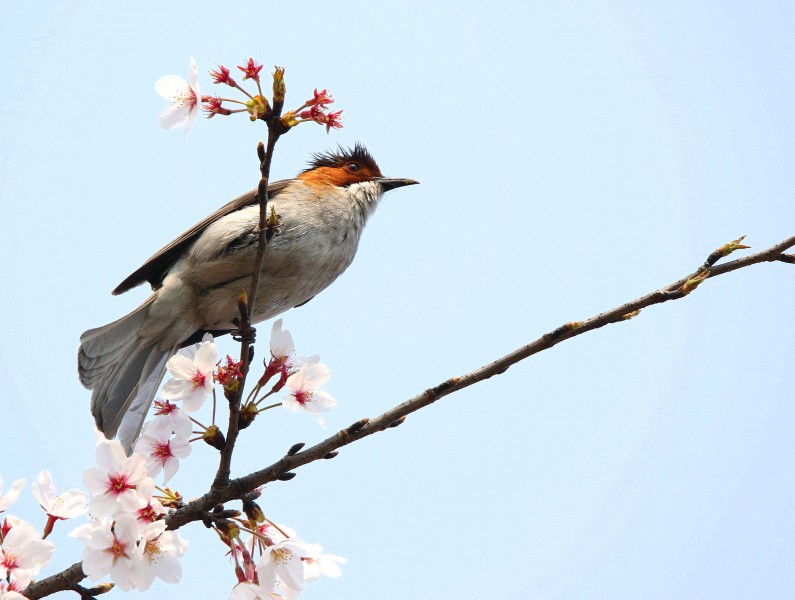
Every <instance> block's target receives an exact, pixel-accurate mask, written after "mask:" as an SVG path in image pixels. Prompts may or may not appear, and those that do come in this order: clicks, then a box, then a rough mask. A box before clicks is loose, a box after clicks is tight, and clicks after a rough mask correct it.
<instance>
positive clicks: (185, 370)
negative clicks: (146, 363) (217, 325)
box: [160, 334, 218, 413]
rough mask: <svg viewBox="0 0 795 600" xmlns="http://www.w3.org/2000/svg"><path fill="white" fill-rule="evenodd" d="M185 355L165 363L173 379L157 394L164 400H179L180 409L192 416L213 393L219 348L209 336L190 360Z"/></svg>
mask: <svg viewBox="0 0 795 600" xmlns="http://www.w3.org/2000/svg"><path fill="white" fill-rule="evenodd" d="M186 354H188V355H189V354H190V351H188V352H186V353H182V352H180V353H178V354H175V355H174V356H172V357H171V358H170V359H169V360H168V362H167V363H166V368H167V369H168V371H169V373H171V377H172V378H171V379H169V380H168V381H167V382H166V384H165V385H164V386H163V389H162V390H161V392H160V395H161V396H162V397H163V398H164V399H165V400H175V401H177V400H181V401H182V408H183V410H185V411H186V412H189V413H191V412H194V411H196V410H199V409H200V408H201V407H202V405H203V404H204V401H205V400H206V399H207V394H209V393H210V392H211V391H212V390H213V371H214V370H215V365H216V363H217V362H218V348H217V347H216V345H215V343H214V342H213V337H212V336H211V335H209V334H208V335H205V336H204V340H203V341H202V343H201V345H200V346H199V348H198V349H197V350H196V352H195V354H193V356H192V358H189V357H188V356H186Z"/></svg>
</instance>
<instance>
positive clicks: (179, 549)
mask: <svg viewBox="0 0 795 600" xmlns="http://www.w3.org/2000/svg"><path fill="white" fill-rule="evenodd" d="M187 549H188V543H187V542H186V541H185V540H183V539H182V538H181V537H179V535H178V534H177V532H176V531H166V523H165V521H155V522H154V523H150V524H149V525H147V526H146V527H145V528H144V529H143V530H142V531H141V539H140V542H139V543H138V547H137V548H136V550H135V554H134V556H133V562H134V563H135V564H134V567H133V570H132V574H131V577H132V579H133V581H134V583H135V587H136V588H137V589H139V590H141V591H146V590H148V589H149V587H150V586H151V585H152V582H153V581H154V580H155V578H158V579H162V580H163V581H165V582H166V583H179V580H180V579H182V565H181V564H180V563H179V560H178V559H179V558H180V557H182V556H183V555H184V554H185V552H186V551H187Z"/></svg>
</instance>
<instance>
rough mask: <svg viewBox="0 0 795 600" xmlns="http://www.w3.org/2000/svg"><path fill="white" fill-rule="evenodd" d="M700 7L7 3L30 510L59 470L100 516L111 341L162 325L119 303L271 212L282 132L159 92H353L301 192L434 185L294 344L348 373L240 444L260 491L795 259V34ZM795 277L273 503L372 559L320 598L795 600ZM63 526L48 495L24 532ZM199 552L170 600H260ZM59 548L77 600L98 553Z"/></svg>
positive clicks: (647, 331)
mask: <svg viewBox="0 0 795 600" xmlns="http://www.w3.org/2000/svg"><path fill="white" fill-rule="evenodd" d="M695 4H696V6H694V3H690V2H669V3H652V2H565V1H564V2H557V3H547V2H523V3H520V2H503V1H499V0H498V1H496V2H491V3H488V5H483V4H477V3H471V4H470V3H450V2H438V3H421V2H401V3H393V4H390V5H382V4H379V3H372V2H341V3H339V4H336V5H333V6H332V5H328V4H320V3H308V4H305V5H289V6H286V5H275V4H271V3H257V4H253V5H252V4H251V3H249V4H246V5H240V6H238V7H232V8H230V7H228V6H224V7H220V6H219V5H218V4H217V3H203V2H198V3H190V4H187V3H185V4H181V5H179V6H166V5H162V4H161V3H154V2H140V3H135V4H129V5H125V6H121V5H118V4H112V3H103V2H85V3H77V2H48V3H12V2H3V3H2V4H0V51H1V52H2V55H3V57H4V61H3V62H4V67H5V73H4V76H3V78H2V83H0V86H1V87H2V91H3V93H2V94H1V95H0V98H2V100H0V102H2V114H3V119H2V120H0V157H2V161H0V251H1V252H2V254H3V256H5V257H6V260H5V263H4V269H3V270H4V281H5V285H4V286H3V288H4V292H3V294H2V297H1V299H0V311H2V312H1V313H0V314H3V315H4V316H5V327H4V337H3V340H4V341H3V343H2V344H1V345H0V359H1V360H0V374H2V377H3V381H4V383H5V386H4V391H3V395H2V400H1V401H0V402H1V405H2V413H0V414H2V417H3V418H2V423H3V425H4V427H3V428H2V431H3V434H2V435H0V456H2V457H3V460H2V461H1V462H0V464H1V465H2V469H0V475H2V477H3V478H4V481H5V482H6V484H7V485H8V484H9V483H10V481H11V480H13V479H16V478H19V477H27V478H28V479H34V478H35V476H36V474H37V473H38V471H39V470H40V469H42V468H49V469H51V470H52V471H53V473H54V474H55V478H56V482H57V483H58V484H59V485H61V486H63V487H73V486H76V485H79V484H80V478H81V474H82V471H83V470H84V469H85V468H87V467H88V466H91V465H92V464H93V463H92V461H93V433H92V428H93V424H92V421H91V418H90V414H89V411H88V405H89V398H90V393H89V392H88V391H86V390H84V389H83V388H82V387H81V386H80V384H79V382H78V380H77V374H76V364H75V363H76V361H75V354H76V350H77V345H78V338H79V336H80V334H81V333H82V332H83V331H84V330H85V329H88V328H90V327H95V326H98V325H101V324H104V323H107V322H109V321H111V320H114V319H116V318H118V317H119V316H121V315H123V314H125V313H126V312H128V311H129V310H131V309H132V308H134V307H135V306H137V305H138V304H139V303H140V302H141V301H142V300H143V299H144V298H145V297H146V296H147V292H146V290H144V289H143V288H139V289H136V290H134V291H132V292H129V293H128V294H125V295H123V296H120V297H113V296H111V295H110V290H112V289H113V288H114V287H115V286H116V285H117V284H118V283H119V282H120V281H121V280H122V279H123V278H124V277H126V276H127V275H128V274H129V273H130V272H132V271H133V270H134V269H136V268H137V267H138V266H139V265H140V264H141V263H142V262H143V261H144V260H145V259H146V258H147V257H148V256H150V255H151V254H152V253H153V252H154V251H155V250H156V249H157V248H159V247H161V246H162V245H163V244H165V243H167V242H168V241H170V240H171V239H172V238H173V237H175V236H176V235H177V234H179V233H180V232H182V231H183V230H184V229H185V228H187V227H188V226H190V225H191V224H193V223H194V222H196V221H198V220H200V219H201V218H203V217H204V216H205V215H206V214H209V213H210V212H212V211H213V210H215V209H216V208H217V207H218V206H220V205H221V204H223V203H225V202H226V201H227V200H229V199H230V198H232V197H233V196H236V195H237V194H239V193H242V192H244V191H247V190H248V189H251V188H252V187H254V185H255V184H256V181H257V178H258V173H257V165H256V158H255V147H256V143H257V141H258V140H260V139H263V138H264V136H265V132H264V128H263V127H261V126H259V125H252V124H250V123H249V122H248V121H247V120H245V119H242V118H240V119H225V120H223V119H220V118H216V119H213V120H212V121H206V122H205V121H203V122H200V123H197V125H196V126H195V127H194V129H193V130H192V131H191V132H190V134H189V135H188V136H183V135H182V134H181V133H176V132H163V131H161V130H160V129H159V128H158V126H157V116H158V114H159V113H160V111H161V110H162V108H163V106H164V101H163V99H162V98H160V97H158V96H157V95H156V94H155V92H154V89H153V88H154V82H155V80H157V78H159V77H160V76H162V75H165V74H168V73H174V74H179V75H186V74H187V67H188V59H189V57H191V56H194V57H195V58H196V60H197V62H198V63H199V67H200V70H201V73H202V79H201V83H202V85H203V89H204V90H210V87H211V86H210V80H209V77H208V76H207V75H206V73H207V71H208V70H209V69H211V68H213V67H214V66H215V65H216V64H218V63H220V64H225V65H229V66H231V65H233V64H240V63H241V62H242V61H243V60H244V59H245V58H247V57H249V56H253V57H255V58H256V59H258V60H259V61H261V62H263V63H264V64H265V65H266V66H267V67H268V68H269V66H270V65H273V64H278V65H283V66H285V67H286V68H287V85H288V92H287V94H288V105H290V104H293V103H294V104H296V105H297V104H300V103H301V102H302V101H303V99H304V98H305V97H308V94H309V93H311V91H312V89H313V88H315V87H319V88H324V87H328V88H329V89H330V90H331V91H332V92H333V93H334V95H335V98H336V99H337V105H338V108H344V109H345V116H346V122H345V124H346V127H345V129H343V130H342V131H338V132H332V133H331V134H330V135H326V134H325V133H324V132H323V131H322V130H321V129H320V128H312V127H305V126H302V127H300V128H298V129H297V130H296V131H293V132H291V133H290V134H289V135H288V136H286V137H285V138H283V140H282V141H281V142H280V143H279V146H278V147H277V156H276V159H275V162H274V166H273V174H274V177H275V178H277V179H280V178H288V177H291V176H293V175H294V174H296V173H297V172H298V171H299V170H300V169H302V168H303V166H304V164H305V161H306V160H307V158H308V157H309V154H310V153H311V152H313V151H318V150H323V149H327V148H333V147H334V146H336V144H342V145H352V144H353V143H354V142H355V141H361V142H363V143H365V144H367V145H368V147H369V148H370V150H371V151H372V153H373V154H374V156H375V157H376V159H377V160H378V162H379V164H380V166H381V168H382V171H383V172H384V173H385V174H387V175H390V176H396V177H410V178H414V179H417V180H419V181H420V182H421V185H420V186H414V187H411V188H406V189H403V190H399V191H396V192H392V193H390V194H389V195H387V197H386V198H385V200H384V202H383V204H382V206H381V207H380V208H379V210H378V211H377V213H376V214H375V216H374V217H373V219H372V220H371V222H370V224H369V225H368V228H367V231H366V232H365V235H364V238H363V241H362V244H361V246H360V249H359V255H358V256H357V259H356V261H355V262H354V264H353V266H352V267H351V268H350V269H349V271H348V272H346V273H345V275H343V277H341V278H340V279H339V280H338V281H337V282H336V283H335V284H334V285H333V286H332V287H331V288H329V289H328V290H327V291H325V292H324V293H323V294H321V295H320V296H318V297H317V298H316V299H314V300H313V301H312V302H311V303H309V304H308V305H306V306H305V307H302V308H300V309H297V310H294V311H292V312H289V313H287V314H286V315H284V319H285V327H286V328H288V329H290V330H291V331H292V332H293V335H294V336H295V338H296V342H297V345H298V351H299V353H303V354H311V353H314V352H319V353H320V354H321V355H322V358H323V361H324V362H326V363H327V364H329V365H330V367H331V370H332V377H331V380H330V382H329V384H328V390H329V391H330V392H331V393H332V394H333V395H334V396H335V397H336V398H337V400H338V402H339V405H338V407H337V408H336V409H335V410H334V411H333V412H332V413H330V414H329V417H328V419H327V422H328V426H327V428H326V429H325V430H321V429H320V428H318V426H317V424H316V423H315V422H314V421H313V420H312V419H310V418H308V417H305V416H303V415H298V416H292V415H289V414H288V413H287V412H286V411H272V412H273V414H271V415H268V418H267V419H261V420H258V421H257V423H256V426H255V427H254V428H253V429H252V430H250V431H247V432H246V434H247V435H246V436H245V437H243V438H242V441H241V444H240V447H239V455H238V458H237V460H236V462H235V464H234V473H235V474H238V475H240V474H244V473H247V472H249V471H252V470H254V469H256V468H258V467H261V466H264V465H266V464H270V463H271V462H272V461H273V460H274V459H276V458H277V457H279V456H280V455H281V453H283V452H284V450H285V449H286V448H288V447H289V446H290V445H291V444H293V443H294V442H298V441H303V442H308V443H311V442H315V441H319V440H320V439H322V438H324V437H326V436H327V435H330V434H331V433H333V432H334V431H336V430H337V429H339V428H342V427H345V426H347V425H348V424H350V423H352V422H353V421H356V420H358V419H359V418H361V417H364V416H375V415H377V414H380V413H382V412H384V411H385V410H386V409H388V408H390V407H391V406H393V405H395V404H397V403H399V402H401V401H403V400H405V399H407V398H409V397H410V396H413V395H414V394H416V393H418V392H420V391H422V390H423V389H425V388H427V387H429V386H431V385H434V384H436V383H439V382H441V381H442V380H444V379H446V378H447V377H450V376H453V375H457V374H461V373H464V372H466V371H469V370H472V369H474V368H476V367H478V366H480V365H482V364H485V363H486V362H489V361H490V360H492V359H494V358H496V357H498V356H501V355H502V354H505V353H507V352H508V351H510V350H512V349H513V348H515V347H517V346H519V345H522V344H524V343H526V342H528V341H530V340H532V339H535V338H536V337H538V336H539V335H541V334H542V333H544V332H546V331H549V330H551V329H554V328H555V327H557V326H558V325H560V324H561V323H564V322H567V321H572V320H580V319H583V318H586V317H588V316H591V315H593V314H596V313H598V312H601V311H603V310H605V309H608V308H611V307H613V306H615V305H618V304H620V303H622V302H624V301H626V300H629V299H632V298H635V297H637V296H640V295H642V294H644V293H647V292H649V291H651V290H653V289H656V288H658V287H661V286H662V285H664V284H667V283H669V282H671V281H674V280H676V279H678V278H679V277H681V276H683V275H685V274H687V273H689V272H691V271H692V270H694V268H695V267H696V266H697V265H699V264H701V263H702V262H703V260H704V258H705V257H706V256H707V254H709V253H710V252H711V251H712V250H714V249H715V248H716V247H718V246H720V245H721V244H723V243H725V242H728V241H730V240H732V239H735V238H737V237H738V236H740V235H743V234H747V236H748V237H747V239H746V241H747V243H749V244H750V245H751V246H752V247H753V249H754V250H761V249H763V248H765V247H768V246H770V245H773V244H774V243H776V242H778V241H780V240H782V239H784V238H786V237H789V236H791V235H793V233H795V204H794V203H793V202H792V193H793V187H795V158H793V156H794V155H793V152H792V150H793V148H792V144H793V142H792V140H793V139H795V116H793V115H794V113H793V110H792V98H793V92H795V68H794V67H795V58H794V57H795V36H794V35H793V33H794V32H795V8H793V5H792V4H791V3H786V2H755V3H739V2H730V3H725V2H708V1H705V2H699V3H695ZM270 13H273V14H270ZM794 275H795V272H794V271H793V270H792V269H791V268H789V267H788V266H786V265H782V264H772V265H759V266H756V267H753V268H751V269H747V270H743V271H740V272H737V273H734V274H731V275H728V276H725V277H720V278H718V279H715V280H713V281H709V282H707V284H705V285H703V286H702V287H700V288H699V289H698V290H697V292H696V293H694V294H692V295H691V296H690V297H688V298H686V299H685V300H682V301H679V302H675V303H668V304H666V305H664V306H660V307H655V308H650V309H647V310H645V311H643V312H642V313H641V315H640V316H639V317H638V318H636V319H633V320H632V321H630V322H627V323H622V324H620V325H614V326H611V327H609V328H606V329H603V330H600V331H597V332H594V333H590V334H588V335H586V336H583V337H580V338H577V339H576V340H573V341H570V342H567V343H565V344H563V345H561V346H558V347H556V348H555V349H553V350H551V351H549V352H545V353H543V354H541V355H539V356H536V357H533V358H532V359H530V360H528V361H526V362H525V363H522V364H521V365H518V366H516V367H514V368H512V369H510V370H509V371H508V372H507V373H505V374H504V375H501V376H500V377H496V378H493V379H492V380H489V381H487V382H484V383H482V384H480V385H477V386H475V387H473V388H470V389H468V390H466V391H464V392H462V393H460V394H456V395H454V396H451V397H448V398H446V399H444V400H443V401H441V402H439V403H438V404H436V405H433V406H431V407H429V408H428V409H426V410H423V411H421V412H420V413H418V414H416V415H413V416H411V417H409V419H408V420H407V422H406V423H405V425H403V426H401V427H400V428H398V429H395V430H390V431H388V432H386V433H383V434H379V435H376V436H374V437H371V438H368V439H367V440H365V441H362V442H359V443H357V444H355V445H353V446H351V447H348V448H345V449H343V450H342V452H341V453H340V456H339V457H338V458H336V459H334V460H333V461H322V463H318V464H313V465H310V466H308V467H305V468H303V469H301V470H300V471H299V474H298V476H297V477H296V478H295V479H294V480H293V481H291V482H288V483H278V484H272V485H270V486H268V487H267V488H266V490H265V493H264V496H263V507H264V508H265V510H266V513H267V514H268V515H269V516H270V517H271V518H273V519H274V520H277V521H279V522H283V523H287V524H289V525H290V526H292V527H293V528H295V529H296V530H298V532H299V534H301V536H302V537H303V538H305V539H307V540H308V541H312V542H320V543H322V544H323V545H324V546H325V548H326V550H327V551H328V552H333V553H335V554H340V555H343V556H346V557H347V558H348V561H349V562H348V564H347V565H346V566H345V568H344V575H343V577H342V578H341V579H339V580H337V581H322V582H319V583H317V584H313V586H312V587H310V588H309V589H308V591H307V592H306V594H305V596H304V597H305V598H307V599H309V600H311V599H312V598H331V599H345V600H356V599H359V598H361V599H364V598H368V599H369V598H379V599H382V600H393V599H394V600H398V599H404V598H407V597H416V598H450V599H456V600H462V599H464V600H466V599H473V600H474V599H478V600H479V599H481V598H486V597H489V598H500V599H506V600H517V599H522V600H524V599H526V598H556V599H558V598H560V599H566V598H584V597H587V598H637V597H644V598H707V597H708V598H748V597H765V598H783V597H789V596H791V595H792V589H793V587H795V574H793V570H792V569H791V565H792V563H793V559H795V542H794V541H793V540H795V516H794V515H795V513H793V511H792V506H793V504H794V503H795V475H793V473H794V472H795V471H793V469H792V463H793V459H794V457H795V441H793V440H795V436H793V423H795V405H794V404H793V402H792V389H793V383H795V370H793V368H792V365H793V358H794V357H795V342H794V341H793V336H792V331H793V321H795V305H794V304H793V301H792V299H793V297H795V278H794V277H793V276H794ZM268 330H269V324H263V325H262V326H261V327H260V331H261V332H265V331H268ZM262 337H265V336H264V335H263V336H262ZM261 339H262V338H261ZM262 341H263V343H264V339H263V340H262ZM223 344H224V345H223V346H222V350H224V351H226V352H230V353H234V352H236V348H235V346H234V345H233V344H232V343H231V341H229V340H224V342H223ZM302 417H303V418H302ZM214 464H215V457H214V456H213V451H212V450H211V449H209V448H204V447H198V448H196V449H195V450H194V453H193V456H192V458H191V460H190V461H189V462H188V463H186V465H185V466H184V467H183V471H182V472H180V474H179V475H178V476H177V478H176V479H175V481H174V483H175V484H176V485H177V486H179V487H181V489H182V490H183V492H184V493H185V495H186V496H187V497H191V496H195V495H199V494H200V493H202V492H203V491H204V490H205V489H206V487H207V485H208V483H209V481H210V480H211V477H212V473H213V470H214ZM36 510H37V509H34V507H33V498H32V495H31V494H30V493H29V492H28V493H26V496H24V499H23V500H21V501H20V502H18V503H17V504H16V505H15V506H14V507H13V510H12V512H14V514H17V515H19V516H21V517H25V518H29V519H40V517H39V515H38V514H37V512H36ZM66 530H68V527H64V528H62V531H66ZM183 534H184V537H186V538H187V539H188V540H189V541H190V543H191V548H190V550H189V552H188V554H187V556H186V557H185V559H184V561H183V562H184V568H185V578H184V579H185V580H184V582H183V584H182V585H180V586H179V587H176V588H173V587H169V586H165V585H164V586H160V587H155V588H153V591H151V592H150V593H149V594H148V597H161V596H163V595H165V594H166V593H171V594H173V596H172V597H175V598H191V597H212V598H224V597H226V594H227V593H228V590H229V589H230V588H231V585H232V583H233V572H232V570H231V568H229V566H228V564H227V561H226V558H225V557H224V556H223V549H222V547H221V546H220V545H218V544H217V542H214V541H213V539H212V536H211V535H210V534H209V532H207V531H206V530H205V529H204V528H203V527H202V526H201V525H196V524H194V525H192V526H190V527H187V528H185V529H184V531H183ZM55 541H56V542H58V544H59V549H58V551H57V553H56V557H55V559H54V561H53V563H52V566H51V567H50V569H51V570H50V571H48V572H47V573H44V574H49V572H53V571H54V570H55V569H56V568H60V567H62V566H66V565H69V564H71V563H72V562H73V561H74V560H75V558H76V556H77V554H78V551H79V549H78V547H77V545H76V544H74V543H72V541H70V540H67V539H63V538H59V537H57V536H56V537H55ZM131 595H132V596H133V597H135V596H144V595H143V594H137V593H132V594H131ZM65 597H68V596H65Z"/></svg>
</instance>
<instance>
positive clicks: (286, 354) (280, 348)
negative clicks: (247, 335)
mask: <svg viewBox="0 0 795 600" xmlns="http://www.w3.org/2000/svg"><path fill="white" fill-rule="evenodd" d="M270 353H271V360H270V361H269V362H268V364H267V365H266V366H265V373H264V374H263V375H262V378H261V379H260V382H259V385H264V384H265V383H266V382H267V381H268V380H269V379H270V378H271V377H273V376H274V375H276V374H279V376H280V377H279V382H278V383H277V384H276V386H275V387H274V390H275V391H278V390H279V389H280V388H281V387H282V386H284V384H285V382H286V381H287V378H288V377H289V376H290V375H292V374H293V373H294V372H295V370H296V369H297V368H298V367H300V366H301V365H307V364H317V363H318V362H320V355H319V354H314V355H312V356H296V355H295V343H294V342H293V336H292V334H291V333H290V331H289V330H287V329H285V330H282V320H281V319H277V320H276V321H274V323H273V327H272V328H271V340H270Z"/></svg>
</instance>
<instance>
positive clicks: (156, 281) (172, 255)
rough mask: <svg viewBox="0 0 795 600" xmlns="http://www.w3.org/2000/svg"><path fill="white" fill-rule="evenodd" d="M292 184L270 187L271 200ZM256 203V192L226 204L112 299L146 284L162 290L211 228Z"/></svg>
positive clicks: (128, 281)
mask: <svg viewBox="0 0 795 600" xmlns="http://www.w3.org/2000/svg"><path fill="white" fill-rule="evenodd" d="M291 182H292V180H291V179H285V180H283V181H277V182H275V183H272V184H270V185H269V186H268V197H273V196H276V195H277V194H279V192H281V191H282V190H284V188H286V187H287V186H288V185H289V184H290V183H291ZM257 202H258V200H257V190H251V191H250V192H246V193H245V194H243V195H242V196H238V197H237V198H235V199H234V200H232V201H231V202H229V203H227V204H225V205H224V206H222V207H221V208H219V209H218V210H217V211H215V212H214V213H213V214H211V215H210V216H209V217H207V218H206V219H204V220H203V221H200V222H199V223H196V225H194V226H193V227H191V228H190V229H188V230H187V231H186V232H185V233H183V234H182V235H181V236H179V237H178V238H177V239H175V240H174V241H173V242H171V243H170V244H167V245H165V246H163V247H162V248H161V249H160V250H158V251H157V252H155V253H154V254H153V255H152V256H151V257H150V258H149V260H147V261H146V262H145V263H144V264H143V265H141V267H140V268H138V269H137V270H136V271H135V272H134V273H132V274H131V275H130V276H129V277H127V279H125V280H124V281H122V282H121V283H120V284H119V285H118V286H116V289H115V290H113V295H114V296H115V295H118V294H123V293H124V292H126V291H127V290H130V289H132V288H134V287H135V286H138V285H141V284H142V283H144V282H145V281H148V282H149V283H150V284H152V287H153V288H158V287H160V286H161V285H162V283H163V279H164V278H165V276H166V273H167V272H168V270H169V268H171V266H172V265H173V264H174V263H175V262H177V260H178V259H179V257H180V256H182V253H183V252H185V250H186V249H187V247H188V246H190V245H191V244H192V243H193V242H194V241H195V240H196V238H197V237H199V235H200V234H201V233H202V232H203V231H204V230H205V229H206V228H207V227H208V226H210V224H212V223H214V222H215V221H217V220H218V219H220V218H221V217H223V216H225V215H228V214H231V213H233V212H235V211H237V210H240V209H241V208H244V207H246V206H250V205H252V204H256V203H257Z"/></svg>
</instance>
